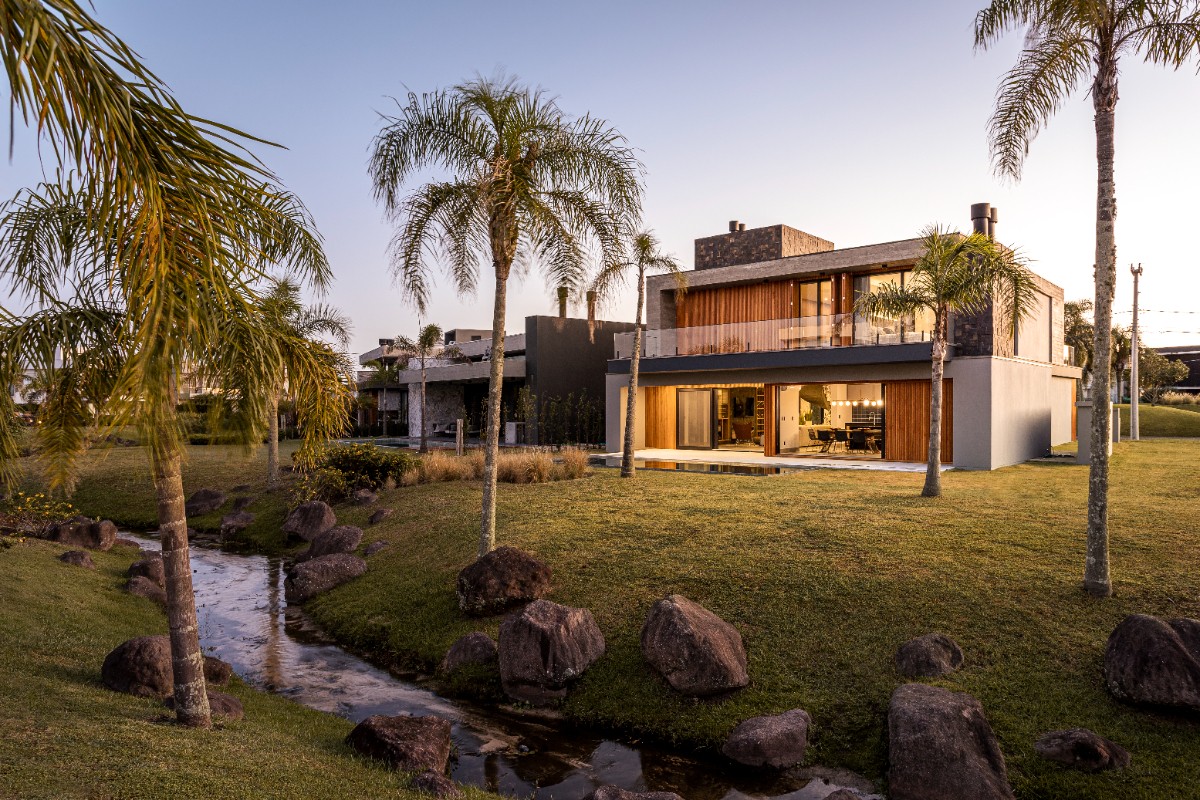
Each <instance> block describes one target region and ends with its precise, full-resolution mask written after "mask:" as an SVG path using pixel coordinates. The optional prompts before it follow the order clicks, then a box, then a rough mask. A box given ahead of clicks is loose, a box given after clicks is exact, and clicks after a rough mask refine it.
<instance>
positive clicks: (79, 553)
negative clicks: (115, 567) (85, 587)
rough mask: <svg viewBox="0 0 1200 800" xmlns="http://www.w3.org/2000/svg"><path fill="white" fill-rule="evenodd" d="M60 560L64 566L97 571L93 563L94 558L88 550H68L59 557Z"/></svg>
mask: <svg viewBox="0 0 1200 800" xmlns="http://www.w3.org/2000/svg"><path fill="white" fill-rule="evenodd" d="M58 560H59V561H61V562H63V563H64V564H73V565H75V566H77V567H85V568H87V569H95V568H96V563H95V562H94V561H92V556H91V554H90V553H88V551H86V550H68V551H67V552H65V553H63V554H62V555H61V556H59V557H58Z"/></svg>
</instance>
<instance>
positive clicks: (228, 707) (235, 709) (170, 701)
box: [163, 691, 246, 722]
mask: <svg viewBox="0 0 1200 800" xmlns="http://www.w3.org/2000/svg"><path fill="white" fill-rule="evenodd" d="M205 694H207V695H208V711H209V713H210V714H211V715H212V717H213V719H219V720H224V721H225V722H237V721H238V720H239V719H241V718H242V717H244V716H246V712H245V710H244V709H243V708H242V701H241V700H238V699H237V698H236V697H234V696H233V695H231V694H225V693H224V692H213V691H209V692H205ZM163 705H165V706H166V707H167V708H169V709H171V710H172V711H174V710H175V698H174V697H168V698H167V699H166V700H164V701H163Z"/></svg>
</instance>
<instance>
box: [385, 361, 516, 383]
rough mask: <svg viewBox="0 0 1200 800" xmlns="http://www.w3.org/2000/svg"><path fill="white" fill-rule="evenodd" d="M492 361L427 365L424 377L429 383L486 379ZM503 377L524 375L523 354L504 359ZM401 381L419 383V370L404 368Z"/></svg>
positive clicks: (489, 372)
mask: <svg viewBox="0 0 1200 800" xmlns="http://www.w3.org/2000/svg"><path fill="white" fill-rule="evenodd" d="M491 372H492V362H490V361H472V362H470V363H466V364H447V365H446V366H442V367H429V368H428V369H427V370H426V371H425V373H426V379H427V380H428V382H429V383H467V382H471V381H479V380H484V381H486V380H488V378H490V377H491ZM504 377H505V378H524V377H525V356H513V357H512V358H506V359H504ZM400 382H401V383H408V384H411V383H420V382H421V370H419V369H406V370H401V372H400Z"/></svg>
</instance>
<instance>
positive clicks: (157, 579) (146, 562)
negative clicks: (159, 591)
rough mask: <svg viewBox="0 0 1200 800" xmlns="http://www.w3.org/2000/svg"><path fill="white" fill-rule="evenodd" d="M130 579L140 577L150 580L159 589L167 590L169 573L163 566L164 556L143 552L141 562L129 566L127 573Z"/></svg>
mask: <svg viewBox="0 0 1200 800" xmlns="http://www.w3.org/2000/svg"><path fill="white" fill-rule="evenodd" d="M125 574H126V575H128V576H129V577H130V578H136V577H138V576H139V575H140V576H141V577H143V578H146V579H148V580H149V581H151V582H152V583H154V584H155V585H156V586H158V587H159V588H163V589H165V588H166V586H167V571H166V568H165V566H164V565H163V559H162V555H161V554H160V553H147V552H145V551H142V558H141V560H140V561H135V562H133V563H132V564H130V565H129V569H128V570H127V571H126V573H125Z"/></svg>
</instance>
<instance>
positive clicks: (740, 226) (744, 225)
mask: <svg viewBox="0 0 1200 800" xmlns="http://www.w3.org/2000/svg"><path fill="white" fill-rule="evenodd" d="M744 230H746V223H744V222H739V223H738V233H741V232H742V231H744Z"/></svg>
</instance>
